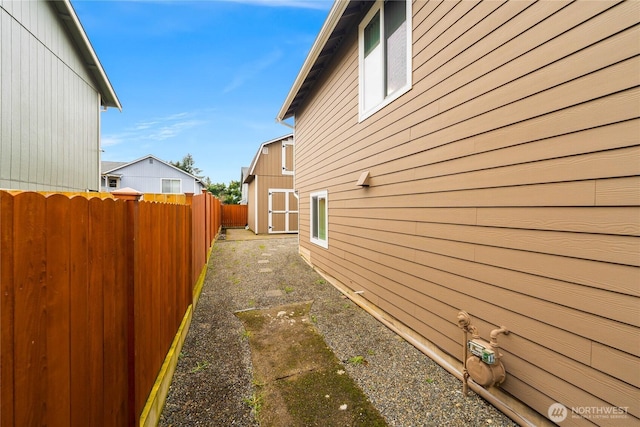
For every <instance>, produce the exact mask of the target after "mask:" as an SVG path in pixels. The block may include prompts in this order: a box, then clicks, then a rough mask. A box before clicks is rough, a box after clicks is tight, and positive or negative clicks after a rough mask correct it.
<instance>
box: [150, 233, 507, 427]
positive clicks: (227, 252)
mask: <svg viewBox="0 0 640 427" xmlns="http://www.w3.org/2000/svg"><path fill="white" fill-rule="evenodd" d="M297 243H298V240H297V237H287V238H277V239H264V240H247V241H229V240H227V241H224V240H222V241H218V242H216V244H215V246H214V249H213V253H212V256H211V259H210V262H209V271H208V274H207V277H206V280H205V284H204V287H203V291H202V294H201V297H200V301H199V303H198V306H197V307H196V310H195V312H194V316H193V320H192V323H191V327H190V330H189V333H188V335H187V338H186V340H185V344H184V347H183V349H182V352H181V356H180V359H179V362H178V366H177V368H176V372H175V375H174V378H173V383H172V385H171V388H170V391H169V395H168V397H167V402H166V405H165V408H164V411H163V413H162V418H161V422H160V426H164V427H169V426H174V427H178V426H181V427H182V426H185V427H186V426H256V425H257V424H256V422H255V420H254V418H253V415H252V414H251V408H250V406H249V404H248V403H247V401H248V399H249V398H250V396H251V395H252V393H253V384H252V368H251V354H250V350H249V344H248V342H247V340H246V339H245V337H244V336H243V332H244V330H243V327H242V323H241V322H240V321H239V320H238V318H237V317H236V316H235V315H234V312H235V311H237V310H243V309H248V308H267V307H273V306H277V305H282V304H288V303H293V302H301V301H306V300H313V301H314V303H313V305H312V307H311V312H310V315H311V317H312V319H313V320H314V321H315V322H316V327H317V329H318V331H319V332H320V333H321V334H322V335H323V336H324V338H325V341H326V342H327V344H328V345H329V347H330V348H331V349H332V350H333V351H334V353H335V354H336V356H337V357H338V359H340V360H342V361H343V363H344V365H345V371H346V372H347V373H348V374H349V375H350V376H351V377H352V378H353V379H354V380H355V381H356V383H357V384H358V385H359V386H360V387H361V388H362V390H363V391H364V392H365V394H366V395H367V396H368V397H369V399H370V401H371V402H372V403H373V404H374V405H375V406H376V408H378V410H379V411H380V413H381V414H382V415H383V416H384V417H385V418H386V420H387V423H388V424H389V425H390V426H403V427H405V426H407V427H408V426H515V425H516V424H515V423H513V421H511V420H510V419H509V418H507V417H506V416H505V415H503V414H502V413H500V412H499V411H498V410H496V409H495V408H494V407H493V406H491V405H490V404H489V403H487V402H486V401H484V400H483V399H482V398H480V397H479V396H477V395H475V394H474V393H472V392H470V395H469V396H468V397H467V398H464V397H463V396H462V385H461V382H460V381H459V380H457V379H456V378H455V377H453V376H452V375H451V374H449V373H448V372H446V371H445V370H444V369H442V368H441V367H440V366H438V365H437V364H436V363H434V362H433V361H431V360H430V359H429V358H428V357H426V356H425V355H424V354H423V353H422V352H420V351H418V350H417V349H416V348H415V347H413V346H412V345H410V344H409V343H407V342H406V341H404V340H403V339H401V338H400V337H399V336H397V335H396V334H395V333H393V332H392V331H390V330H389V329H388V328H386V327H385V326H384V325H382V324H381V323H380V322H378V321H377V320H375V319H374V318H373V317H372V316H370V315H369V314H368V313H366V312H365V311H364V310H362V309H361V308H359V307H358V306H357V305H355V304H354V303H353V302H351V301H350V300H349V299H345V298H344V297H343V296H342V294H341V293H340V292H339V291H338V290H336V289H335V288H334V287H333V286H331V285H330V284H328V283H326V282H325V281H324V280H323V279H322V278H321V277H320V276H319V275H318V274H317V273H315V272H314V271H313V270H312V269H311V268H310V267H309V266H308V265H307V264H306V263H305V262H304V261H303V260H302V259H301V257H300V256H299V255H298V250H297V249H298V246H297ZM358 356H359V358H358V360H362V359H364V361H365V363H350V362H349V360H350V359H352V358H356V357H358ZM352 360H353V359H352Z"/></svg>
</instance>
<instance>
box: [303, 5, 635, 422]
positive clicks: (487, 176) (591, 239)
mask: <svg viewBox="0 0 640 427" xmlns="http://www.w3.org/2000/svg"><path fill="white" fill-rule="evenodd" d="M413 13H414V18H413V25H414V38H413V80H412V83H413V87H412V89H411V90H410V91H409V92H407V93H406V94H405V95H403V96H401V97H400V98H398V99H397V100H396V101H394V102H393V103H391V104H389V105H388V106H386V107H385V108H383V109H382V110H380V111H379V112H377V113H376V114H374V115H372V116H371V117H369V118H367V119H366V120H365V121H363V122H358V50H357V34H355V33H356V32H355V31H352V32H350V33H349V34H347V35H346V36H345V40H344V42H343V46H342V47H341V48H340V50H339V51H338V52H337V54H336V56H335V57H334V58H333V62H332V66H331V72H326V73H325V74H324V75H323V76H322V77H321V79H320V81H319V82H318V83H316V85H315V87H314V90H313V92H312V95H311V96H310V97H308V99H307V100H306V101H305V104H304V105H303V106H301V107H300V108H299V109H298V111H297V112H296V159H295V160H296V186H297V189H298V190H299V191H300V234H301V239H300V245H301V247H302V250H303V251H304V252H307V251H308V252H309V254H310V259H311V262H312V263H313V264H314V265H315V266H316V267H317V268H319V269H321V270H323V271H325V272H327V274H329V275H330V276H332V277H334V278H335V279H336V280H338V281H340V282H341V283H342V284H344V285H345V286H347V287H349V288H351V289H352V290H362V291H364V292H363V294H362V295H363V296H364V297H365V298H366V299H368V300H369V301H371V303H372V304H375V305H376V306H377V307H379V308H380V309H381V310H383V311H384V312H385V313H386V314H387V315H390V316H393V317H394V318H395V319H397V320H398V321H401V322H402V323H404V324H405V325H406V326H408V327H410V328H412V329H413V330H414V331H416V332H417V333H419V334H421V335H422V336H423V337H425V338H426V339H428V340H429V341H431V342H433V343H435V344H436V345H437V346H438V347H440V348H441V349H442V350H443V351H445V352H447V353H449V354H451V355H453V356H454V357H457V358H459V359H461V357H462V346H461V343H460V335H461V334H460V331H459V329H458V327H457V324H456V314H457V312H458V311H459V310H461V309H464V310H467V311H468V312H469V313H470V314H471V315H472V317H473V319H474V323H475V324H476V325H477V326H478V327H479V328H480V331H481V335H482V336H483V337H485V338H488V333H489V331H490V330H491V329H493V328H495V327H496V326H497V325H505V326H507V327H508V328H509V329H510V330H511V331H512V333H511V334H510V335H508V336H505V337H501V338H500V343H501V345H502V349H503V351H504V353H505V358H504V363H505V365H506V368H507V372H508V375H507V380H506V382H505V383H504V384H503V388H504V389H505V390H506V391H507V392H509V393H510V394H512V395H513V396H516V397H517V398H518V399H520V400H522V401H523V402H525V403H526V404H527V405H529V406H531V407H532V408H533V409H535V410H537V411H538V412H540V413H541V414H543V415H545V416H546V411H547V408H548V407H549V405H550V404H551V403H554V402H562V403H563V404H565V405H566V406H574V407H575V406H598V407H600V406H611V405H613V406H620V407H629V411H630V413H631V414H632V415H633V416H634V417H640V409H639V408H638V406H637V401H639V400H640V391H639V390H640V389H639V387H640V372H639V371H638V369H637V366H638V363H639V362H640V353H639V349H640V333H639V332H640V299H639V297H640V268H639V265H640V240H639V239H638V237H639V236H640V161H639V159H640V120H639V118H640V89H639V88H640V61H638V55H639V54H640V41H639V40H640V36H639V22H638V16H640V4H638V3H637V2H622V3H619V2H580V3H577V4H576V3H571V2H560V1H558V2H536V3H531V2H482V3H475V2H458V3H454V2H425V3H423V2H416V3H414V8H413ZM366 170H368V171H369V172H370V176H371V179H370V186H369V187H368V188H361V187H358V186H357V185H356V182H357V180H358V177H359V176H360V174H361V173H362V172H363V171H366ZM325 189H326V190H328V206H329V233H328V241H329V249H328V250H324V249H322V248H320V247H318V246H315V245H313V244H311V243H310V242H309V238H308V237H307V236H309V220H310V216H309V193H311V192H313V191H318V190H325ZM592 421H595V422H596V423H599V424H602V425H608V424H607V423H608V422H610V421H612V420H592ZM628 421H631V422H638V419H636V418H633V419H632V420H628ZM565 423H568V424H567V425H587V424H590V423H588V422H586V421H584V420H577V419H571V420H567V421H566V422H565ZM563 425H564V423H563Z"/></svg>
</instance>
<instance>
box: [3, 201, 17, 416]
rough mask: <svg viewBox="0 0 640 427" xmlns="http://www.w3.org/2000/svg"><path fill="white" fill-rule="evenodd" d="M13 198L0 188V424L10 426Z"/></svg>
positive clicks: (12, 328) (12, 404)
mask: <svg viewBox="0 0 640 427" xmlns="http://www.w3.org/2000/svg"><path fill="white" fill-rule="evenodd" d="M13 212H14V197H13V196H12V195H11V194H9V193H7V192H5V191H0V291H1V292H0V390H1V391H0V425H3V426H13V425H14V403H15V399H14V389H13V384H14V381H13V379H14V374H13V372H14V368H15V365H14V356H13V349H14V333H13V331H14V326H13V325H14V313H15V311H14V276H13V259H14V254H13V235H14V232H13V230H14V224H13Z"/></svg>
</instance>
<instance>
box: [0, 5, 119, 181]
mask: <svg viewBox="0 0 640 427" xmlns="http://www.w3.org/2000/svg"><path fill="white" fill-rule="evenodd" d="M0 64H1V66H0V112H1V114H0V116H1V117H0V188H4V189H20V190H43V191H44V190H47V191H98V190H99V189H100V109H101V108H106V107H115V108H118V109H122V108H121V106H120V101H118V98H117V96H116V94H115V92H114V90H113V87H112V86H111V84H110V83H109V79H108V78H107V75H106V74H105V71H104V69H103V68H102V65H101V64H100V61H99V60H98V57H97V56H96V53H95V52H94V50H93V48H92V46H91V43H90V42H89V39H88V38H87V35H86V33H85V32H84V29H83V28H82V25H81V24H80V21H79V20H78V16H77V15H76V13H75V11H74V10H73V7H72V6H71V3H70V2H69V0H64V1H9V0H0Z"/></svg>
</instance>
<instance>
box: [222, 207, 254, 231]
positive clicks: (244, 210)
mask: <svg viewBox="0 0 640 427" xmlns="http://www.w3.org/2000/svg"><path fill="white" fill-rule="evenodd" d="M248 212H249V211H248V206H247V205H222V226H223V227H244V226H245V225H247V223H248Z"/></svg>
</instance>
